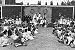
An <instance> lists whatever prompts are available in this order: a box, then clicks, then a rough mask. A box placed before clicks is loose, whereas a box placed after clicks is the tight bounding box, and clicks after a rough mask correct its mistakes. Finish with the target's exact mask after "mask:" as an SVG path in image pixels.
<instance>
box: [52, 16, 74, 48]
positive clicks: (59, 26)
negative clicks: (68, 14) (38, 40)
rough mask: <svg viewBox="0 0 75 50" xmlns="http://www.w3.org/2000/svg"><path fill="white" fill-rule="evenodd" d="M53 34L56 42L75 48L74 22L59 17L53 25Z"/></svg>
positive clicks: (70, 19)
mask: <svg viewBox="0 0 75 50" xmlns="http://www.w3.org/2000/svg"><path fill="white" fill-rule="evenodd" d="M53 34H54V35H55V36H56V37H57V38H58V42H61V43H63V44H66V45H67V46H70V47H75V20H74V19H72V18H64V16H61V18H60V19H59V20H58V21H56V22H55V23H54V27H53Z"/></svg>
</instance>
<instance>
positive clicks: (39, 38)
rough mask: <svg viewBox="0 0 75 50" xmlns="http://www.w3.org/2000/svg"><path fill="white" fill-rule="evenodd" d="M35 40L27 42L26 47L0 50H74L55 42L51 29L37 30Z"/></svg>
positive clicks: (8, 47)
mask: <svg viewBox="0 0 75 50" xmlns="http://www.w3.org/2000/svg"><path fill="white" fill-rule="evenodd" d="M38 31H39V34H37V35H36V38H35V39H34V40H32V41H29V42H28V46H26V47H25V46H22V47H18V48H15V47H14V46H7V47H0V50H75V48H71V47H69V46H66V45H64V44H61V43H59V42H58V41H57V38H56V37H55V36H54V35H53V34H52V28H39V30H38Z"/></svg>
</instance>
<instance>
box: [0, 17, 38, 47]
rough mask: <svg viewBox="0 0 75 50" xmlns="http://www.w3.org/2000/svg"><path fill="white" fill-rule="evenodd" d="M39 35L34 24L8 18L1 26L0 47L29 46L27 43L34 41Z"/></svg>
mask: <svg viewBox="0 0 75 50" xmlns="http://www.w3.org/2000/svg"><path fill="white" fill-rule="evenodd" d="M37 33H38V28H37V27H36V26H35V25H34V23H32V22H27V21H22V20H21V18H16V19H12V18H9V19H7V18H6V19H4V20H3V23H2V25H1V26H0V46H3V47H5V46H8V45H14V46H15V47H18V46H27V41H28V40H33V39H34V38H35V37H36V36H35V35H36V34H37Z"/></svg>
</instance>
